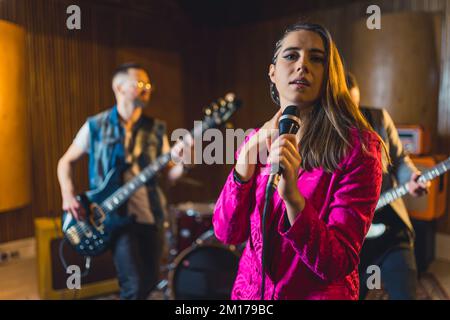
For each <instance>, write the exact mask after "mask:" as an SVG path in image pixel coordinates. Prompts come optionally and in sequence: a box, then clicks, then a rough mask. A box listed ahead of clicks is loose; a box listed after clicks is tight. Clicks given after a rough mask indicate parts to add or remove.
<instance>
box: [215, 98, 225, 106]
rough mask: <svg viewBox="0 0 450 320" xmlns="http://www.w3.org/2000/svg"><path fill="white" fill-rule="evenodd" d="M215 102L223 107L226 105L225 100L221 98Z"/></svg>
mask: <svg viewBox="0 0 450 320" xmlns="http://www.w3.org/2000/svg"><path fill="white" fill-rule="evenodd" d="M217 102H218V103H219V105H220V106H221V107H224V106H226V105H227V102H226V101H225V100H224V99H222V98H220V99H219V100H217Z"/></svg>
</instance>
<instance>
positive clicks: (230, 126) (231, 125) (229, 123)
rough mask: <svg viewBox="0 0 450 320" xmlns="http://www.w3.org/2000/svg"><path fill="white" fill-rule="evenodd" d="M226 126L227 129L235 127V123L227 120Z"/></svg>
mask: <svg viewBox="0 0 450 320" xmlns="http://www.w3.org/2000/svg"><path fill="white" fill-rule="evenodd" d="M225 128H226V129H234V125H233V123H231V122H226V123H225Z"/></svg>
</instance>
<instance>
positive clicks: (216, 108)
mask: <svg viewBox="0 0 450 320" xmlns="http://www.w3.org/2000/svg"><path fill="white" fill-rule="evenodd" d="M211 106H212V110H213V111H217V110H219V105H218V104H217V103H216V102H213V103H212V105H211Z"/></svg>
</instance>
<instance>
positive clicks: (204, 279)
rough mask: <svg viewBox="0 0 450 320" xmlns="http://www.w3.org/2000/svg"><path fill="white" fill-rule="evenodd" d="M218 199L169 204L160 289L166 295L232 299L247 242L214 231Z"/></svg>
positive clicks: (186, 298)
mask: <svg viewBox="0 0 450 320" xmlns="http://www.w3.org/2000/svg"><path fill="white" fill-rule="evenodd" d="M213 210H214V203H194V202H185V203H181V204H178V205H173V206H171V207H170V208H169V221H168V224H167V225H166V239H167V244H168V259H167V263H166V264H164V265H163V274H164V275H165V277H164V279H163V280H162V281H161V282H159V284H158V289H159V291H160V292H162V293H163V295H164V299H176V300H179V299H183V300H189V299H221V300H224V299H229V298H230V296H231V290H232V286H233V282H234V279H235V277H236V272H237V268H238V263H239V259H240V256H241V253H242V250H243V246H244V245H241V246H234V245H224V244H222V243H220V242H219V241H218V240H217V238H216V237H215V235H214V231H213V229H212V215H213Z"/></svg>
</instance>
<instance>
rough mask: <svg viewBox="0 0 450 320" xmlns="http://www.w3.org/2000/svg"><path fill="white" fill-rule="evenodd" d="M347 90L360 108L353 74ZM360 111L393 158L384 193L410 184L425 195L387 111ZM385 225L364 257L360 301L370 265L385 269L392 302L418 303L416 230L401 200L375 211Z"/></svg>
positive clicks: (363, 252)
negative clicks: (399, 185) (415, 253)
mask: <svg viewBox="0 0 450 320" xmlns="http://www.w3.org/2000/svg"><path fill="white" fill-rule="evenodd" d="M347 87H348V90H349V92H350V95H351V97H352V99H353V101H354V102H355V103H356V104H357V105H358V106H359V101H360V97H359V95H360V92H359V87H358V84H357V82H356V79H355V77H354V75H353V74H351V73H347ZM360 110H361V111H362V113H363V114H364V116H365V117H366V119H367V120H368V121H369V123H370V124H371V125H372V127H373V128H374V130H375V131H376V132H377V133H378V134H379V135H380V136H381V138H382V139H383V140H384V143H385V144H386V146H387V148H388V150H389V155H390V157H391V165H390V168H388V173H386V174H384V175H383V183H382V189H381V193H383V192H384V191H386V190H388V189H391V188H392V187H393V186H394V183H396V184H403V183H408V192H409V194H411V195H412V196H414V197H419V196H421V195H423V194H425V193H426V192H427V190H428V188H429V185H430V182H428V183H421V182H418V181H417V180H418V178H419V177H420V175H421V172H420V171H419V170H418V169H417V168H416V167H415V165H414V164H413V162H412V161H411V159H410V158H409V157H408V156H407V155H405V153H404V150H403V147H402V143H401V141H400V138H399V135H398V132H397V129H396V128H395V126H394V123H393V121H392V119H391V117H390V115H389V114H388V113H387V111H386V110H381V109H375V108H366V107H361V106H360ZM380 222H382V223H383V224H384V225H385V226H386V232H384V234H383V235H381V236H380V237H378V238H376V239H373V240H372V239H370V240H369V239H366V241H365V242H364V245H363V247H362V249H361V255H360V266H359V274H360V283H361V286H360V299H364V298H365V296H366V295H367V292H368V288H367V284H366V282H367V279H368V277H369V276H370V274H368V273H367V272H366V270H367V267H368V266H370V265H377V266H379V267H380V269H381V281H382V283H383V288H384V289H385V290H386V292H387V293H388V295H389V299H391V300H415V299H416V287H417V277H418V273H417V266H416V259H415V255H414V237H415V234H414V229H413V226H412V223H411V220H410V218H409V215H408V212H407V210H406V207H405V204H404V202H403V200H402V199H401V198H399V199H397V200H395V201H393V202H392V203H391V204H390V205H387V206H386V207H384V208H383V209H382V210H379V211H378V212H375V215H374V220H373V223H380Z"/></svg>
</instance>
